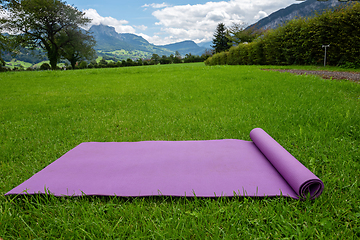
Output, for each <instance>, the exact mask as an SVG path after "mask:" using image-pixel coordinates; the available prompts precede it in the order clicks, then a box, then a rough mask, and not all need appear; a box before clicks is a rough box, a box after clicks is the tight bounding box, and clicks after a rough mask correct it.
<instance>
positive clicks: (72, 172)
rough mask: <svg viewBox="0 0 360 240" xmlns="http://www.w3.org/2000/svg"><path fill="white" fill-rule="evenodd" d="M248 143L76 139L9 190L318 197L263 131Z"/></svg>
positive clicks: (308, 175) (319, 185) (313, 181)
mask: <svg viewBox="0 0 360 240" xmlns="http://www.w3.org/2000/svg"><path fill="white" fill-rule="evenodd" d="M250 137H251V139H252V140H253V141H252V142H251V141H244V140H236V139H225V140H207V141H145V142H106V143H103V142H88V143H81V144H80V145H78V146H77V147H75V148H74V149H72V150H70V151H69V152H67V153H66V154H65V155H63V156H62V157H60V158H59V159H58V160H56V161H55V162H53V163H51V164H50V165H49V166H47V167H45V168H44V169H43V170H41V171H40V172H38V173H36V174H35V175H34V176H32V177H31V178H29V179H28V180H26V181H25V182H23V183H22V184H20V185H19V186H17V187H15V188H14V189H12V190H11V191H9V192H8V193H6V194H5V195H10V194H48V193H50V194H53V195H55V196H81V195H84V194H85V195H103V196H124V197H128V196H132V197H137V196H152V195H165V196H194V195H196V196H198V197H220V196H234V195H237V196H249V197H254V196H258V197H264V196H286V197H291V198H295V199H299V198H301V199H304V198H306V197H307V196H308V195H309V196H310V198H311V199H313V198H316V197H318V196H319V195H320V194H321V192H322V190H323V188H324V184H323V182H322V181H321V180H320V179H319V178H318V177H316V176H315V175H314V174H313V173H312V172H310V171H309V170H308V169H307V168H306V167H305V166H303V165H302V164H301V163H300V162H299V161H298V160H296V159H295V158H294V157H293V156H292V155H291V154H290V153H289V152H287V151H286V150H285V149H284V148H283V147H282V146H280V145H279V144H278V143H277V142H276V141H275V140H274V139H273V138H272V137H270V136H269V135H268V134H267V133H266V132H265V131H264V130H262V129H260V128H255V129H253V130H252V131H251V132H250Z"/></svg>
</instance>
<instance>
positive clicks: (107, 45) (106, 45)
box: [89, 25, 206, 59]
mask: <svg viewBox="0 0 360 240" xmlns="http://www.w3.org/2000/svg"><path fill="white" fill-rule="evenodd" d="M89 31H90V32H91V33H92V35H93V36H94V38H95V40H96V43H97V44H96V46H95V50H96V51H97V52H98V53H99V55H107V56H111V57H115V58H118V59H127V58H151V56H152V54H154V53H155V54H158V55H159V56H162V55H166V56H169V55H171V54H174V55H175V52H176V51H178V52H179V53H180V54H181V55H182V56H184V55H185V54H188V53H191V54H193V55H201V54H203V53H204V52H205V50H206V48H205V47H200V46H198V45H197V44H196V43H195V42H194V41H190V40H189V41H183V42H178V43H173V44H168V45H162V46H156V45H154V44H151V43H149V42H148V41H147V40H145V39H144V38H143V37H141V36H138V35H135V34H132V33H117V32H116V31H115V28H114V27H110V26H105V25H93V26H92V27H91V28H90V29H89Z"/></svg>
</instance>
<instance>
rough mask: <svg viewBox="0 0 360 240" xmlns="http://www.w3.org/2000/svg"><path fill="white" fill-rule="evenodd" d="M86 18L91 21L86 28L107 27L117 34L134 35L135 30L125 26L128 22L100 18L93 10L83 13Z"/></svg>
mask: <svg viewBox="0 0 360 240" xmlns="http://www.w3.org/2000/svg"><path fill="white" fill-rule="evenodd" d="M83 12H84V13H85V16H86V17H87V18H90V19H92V21H91V24H89V25H88V26H87V29H89V28H90V27H91V26H92V25H100V24H103V25H107V26H111V27H114V28H115V30H116V32H118V33H135V29H134V28H133V27H132V26H130V25H127V24H128V23H129V22H128V21H126V20H117V19H115V18H113V17H102V16H100V14H99V13H98V12H97V11H96V10H95V9H91V8H90V9H87V10H84V11H83Z"/></svg>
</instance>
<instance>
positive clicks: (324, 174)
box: [0, 63, 360, 239]
mask: <svg viewBox="0 0 360 240" xmlns="http://www.w3.org/2000/svg"><path fill="white" fill-rule="evenodd" d="M260 68H263V66H261V67H260V66H212V67H206V66H205V65H204V64H202V63H200V64H180V65H175V64H173V65H163V66H147V67H132V68H114V69H88V70H77V71H55V72H53V71H44V72H6V73H1V74H0V86H1V87H0V136H1V138H0V164H1V165H0V182H1V184H0V238H2V239H13V238H22V239H45V238H56V239H58V238H60V239H69V238H85V239H102V238H119V239H123V238H125V237H130V238H155V239H211V238H214V239H218V238H226V239H234V238H240V239H283V238H284V239H312V238H315V239H359V238H360V227H359V226H360V219H359V218H360V200H359V196H360V191H359V161H360V154H359V146H360V125H359V123H360V85H359V84H357V83H353V82H349V81H330V80H323V79H321V78H319V77H316V76H312V75H303V76H299V75H292V74H290V73H280V72H268V71H261V70H260ZM255 127H261V128H263V129H264V130H265V131H266V132H267V133H269V134H270V135H271V136H272V137H273V138H274V139H275V140H277V141H278V142H279V143H280V144H281V145H282V146H284V147H285V148H286V149H287V150H288V151H289V152H290V153H291V154H293V155H294V156H295V157H296V158H297V159H298V160H299V161H301V162H302V163H303V164H304V165H305V166H306V167H308V168H309V169H310V170H311V171H312V172H314V173H315V174H316V175H317V176H318V177H319V178H320V179H322V180H323V182H324V184H325V190H324V192H323V194H322V195H321V196H320V197H319V198H318V199H316V200H314V201H297V200H293V199H288V198H262V199H254V198H217V199H213V198H174V197H146V198H120V197H77V198H70V197H66V198H56V197H53V196H24V197H16V196H6V197H5V196H4V194H5V193H6V192H8V191H9V190H11V189H12V188H14V187H15V186H17V185H18V184H20V183H22V182H23V181H25V180H26V179H28V178H29V177H31V176H32V175H33V174H35V173H36V172H38V171H40V170H41V169H42V168H44V167H45V166H47V165H48V164H50V163H51V162H53V161H55V160H56V159H57V158H59V157H60V156H62V155H63V154H64V153H66V152H67V151H69V150H70V149H72V148H74V147H75V146H77V145H78V144H80V143H82V142H90V141H97V142H110V141H117V142H120V141H144V140H207V139H243V140H250V138H249V132H250V130H251V129H253V128H255Z"/></svg>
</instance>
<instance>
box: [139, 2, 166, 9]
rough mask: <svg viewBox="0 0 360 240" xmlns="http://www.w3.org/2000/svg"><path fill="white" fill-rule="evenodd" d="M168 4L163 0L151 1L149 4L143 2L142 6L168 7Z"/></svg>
mask: <svg viewBox="0 0 360 240" xmlns="http://www.w3.org/2000/svg"><path fill="white" fill-rule="evenodd" d="M168 6H169V5H168V4H167V3H165V2H163V3H151V4H144V5H143V6H141V7H143V8H148V7H152V8H164V7H168Z"/></svg>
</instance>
